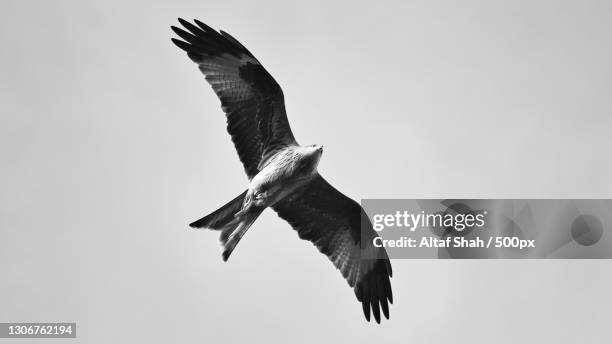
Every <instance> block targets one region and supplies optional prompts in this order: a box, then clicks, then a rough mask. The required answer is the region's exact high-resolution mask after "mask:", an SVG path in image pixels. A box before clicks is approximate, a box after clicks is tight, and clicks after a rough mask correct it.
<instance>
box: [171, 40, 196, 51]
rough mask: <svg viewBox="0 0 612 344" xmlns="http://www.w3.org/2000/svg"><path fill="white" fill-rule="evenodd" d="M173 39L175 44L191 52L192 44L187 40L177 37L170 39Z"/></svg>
mask: <svg viewBox="0 0 612 344" xmlns="http://www.w3.org/2000/svg"><path fill="white" fill-rule="evenodd" d="M170 40H171V41H172V43H174V45H176V46H177V47H179V48H181V49H183V50H185V51H187V52H189V51H190V50H191V45H190V44H189V43H187V42H183V41H181V40H180V39H176V38H171V39H170Z"/></svg>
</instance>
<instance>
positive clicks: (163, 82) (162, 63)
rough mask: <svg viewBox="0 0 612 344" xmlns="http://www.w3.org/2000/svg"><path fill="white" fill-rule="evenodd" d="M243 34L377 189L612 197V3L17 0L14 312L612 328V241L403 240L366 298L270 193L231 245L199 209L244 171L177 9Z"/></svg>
mask: <svg viewBox="0 0 612 344" xmlns="http://www.w3.org/2000/svg"><path fill="white" fill-rule="evenodd" d="M179 16H181V17H184V18H187V19H192V18H198V19H200V20H202V21H204V22H206V23H208V24H209V25H211V26H212V27H215V28H221V29H224V30H226V31H228V32H230V33H231V34H232V35H233V36H235V37H236V38H238V39H239V40H240V41H241V42H242V43H243V44H244V45H245V46H246V47H247V48H248V49H249V50H250V51H251V52H252V53H253V54H255V56H256V57H257V58H258V59H259V60H260V61H261V62H262V63H263V64H264V65H265V67H266V68H267V69H268V71H269V72H270V73H271V74H272V75H273V76H274V77H275V79H276V80H277V81H278V83H279V84H280V85H281V86H282V87H283V89H284V92H285V100H286V106H287V111H288V114H289V120H290V122H291V125H292V128H293V132H294V134H295V135H296V137H297V139H298V141H299V142H300V143H302V144H312V143H318V144H324V145H325V153H324V155H323V158H322V160H321V164H320V165H319V170H320V171H321V173H322V174H323V175H325V177H326V178H327V179H328V180H329V181H330V182H331V183H333V184H334V185H335V186H336V187H337V188H338V189H340V190H342V191H343V192H345V193H346V194H347V195H349V196H351V197H352V198H354V199H357V200H359V199H361V198H426V197H434V198H469V197H481V198H610V197H611V195H612V183H610V175H612V164H611V163H610V158H609V149H610V147H611V146H612V136H611V135H610V130H611V128H612V116H611V110H612V101H611V98H610V94H612V70H611V63H610V61H612V49H611V47H610V42H612V5H611V3H610V2H609V1H533V0H530V1H491V0H486V1H485V0H483V1H397V2H382V1H381V2H377V1H367V2H362V3H357V2H355V1H346V2H335V3H330V2H329V1H304V2H301V3H299V4H297V3H291V2H288V1H256V2H249V3H246V2H238V1H202V0H200V1H166V2H163V3H162V2H160V1H155V2H152V1H129V2H126V1H110V0H107V1H60V0H55V1H10V0H3V1H2V2H1V3H0V41H1V43H2V48H1V49H0V76H1V79H2V82H1V83H0V157H1V158H2V167H1V168H0V185H1V192H0V276H2V277H0V322H13V321H71V322H72V321H74V322H77V323H78V325H77V326H78V339H77V340H74V341H72V342H78V343H109V342H113V343H134V342H147V343H168V342H180V343H191V342H199V343H218V342H238V341H242V342H245V341H249V340H253V339H254V338H261V339H265V340H266V341H267V342H269V343H282V342H286V341H287V340H291V341H292V342H303V343H313V342H316V341H318V340H320V341H326V342H334V341H335V342H340V341H342V342H348V341H351V342H372V341H374V340H384V339H387V340H391V339H396V338H403V340H402V342H408V343H423V342H454V343H490V342H491V341H495V342H499V343H514V342H517V341H519V340H521V341H524V342H549V343H552V342H556V343H561V342H567V343H570V342H572V343H573V342H601V340H597V338H601V337H603V336H605V337H609V333H608V331H607V329H608V327H609V319H610V311H609V305H610V304H612V296H611V294H610V292H609V291H610V288H612V279H611V278H610V274H609V271H610V268H611V266H610V262H609V261H569V260H562V261H543V260H541V261H535V260H534V261H493V260H491V261H437V260H394V261H393V268H394V269H393V270H394V278H393V280H392V283H393V289H394V299H395V304H394V305H393V306H392V307H391V320H390V321H386V322H384V323H383V324H382V325H380V326H376V325H375V324H369V323H367V322H365V320H364V319H363V314H362V311H361V306H360V305H359V303H358V302H357V301H356V299H355V297H354V294H353V291H352V290H351V289H350V288H349V287H348V285H347V284H346V282H345V281H344V280H343V279H342V278H341V275H340V274H339V273H338V272H337V271H336V270H335V269H334V268H333V266H332V264H331V263H330V262H329V261H328V260H327V258H326V257H325V256H323V255H321V254H319V253H318V251H317V250H316V249H315V248H314V247H313V246H312V245H311V244H310V243H308V242H304V241H301V240H299V239H298V237H297V235H296V233H295V232H294V231H293V230H292V229H291V228H290V227H289V225H288V224H287V223H285V222H283V221H282V220H280V219H279V218H277V216H276V214H275V213H274V212H272V211H267V212H266V213H264V215H263V216H262V217H261V218H260V219H259V220H258V221H257V222H256V223H255V225H254V226H253V227H252V228H251V230H250V232H249V233H248V234H247V235H246V236H245V238H244V239H243V240H242V242H241V243H240V245H239V246H238V248H237V249H236V251H235V253H234V254H233V255H232V257H231V259H230V261H229V262H228V263H223V262H222V260H221V249H220V247H219V244H218V238H217V234H216V233H212V232H206V231H193V230H189V229H188V226H187V224H188V223H190V222H191V221H193V220H195V219H198V218H200V217H201V216H203V215H206V214H207V213H209V212H210V211H212V210H215V209H216V208H217V207H219V206H220V205H222V204H224V203H225V202H227V201H228V200H230V199H231V198H233V197H234V196H236V195H237V194H238V193H240V192H241V191H242V190H243V189H245V188H246V186H247V180H246V177H245V175H244V173H243V170H242V166H241V164H240V162H239V160H238V157H237V155H236V153H235V152H234V148H233V145H232V144H231V141H230V138H229V136H228V135H227V133H226V132H225V123H224V116H223V114H222V112H221V110H220V107H219V101H218V100H217V98H216V97H215V95H214V93H213V92H212V90H211V89H210V87H209V86H208V85H207V84H206V82H205V80H204V78H203V76H202V75H201V74H200V73H199V71H198V70H197V68H196V66H195V65H194V64H192V63H191V61H189V59H188V58H187V57H186V56H185V54H184V53H183V52H182V51H180V50H179V49H177V48H176V47H175V46H174V45H172V44H171V42H170V37H171V36H172V32H171V31H170V28H169V26H170V25H175V24H176V18H177V17H179Z"/></svg>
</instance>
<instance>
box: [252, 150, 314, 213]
mask: <svg viewBox="0 0 612 344" xmlns="http://www.w3.org/2000/svg"><path fill="white" fill-rule="evenodd" d="M322 153H323V147H321V146H289V147H286V148H283V149H281V150H279V151H278V152H276V153H275V154H274V155H273V156H271V157H270V159H269V160H268V161H267V162H266V164H265V165H264V166H263V167H262V169H261V170H260V171H259V173H257V174H256V175H255V177H253V178H252V179H251V180H250V182H249V188H248V191H247V199H250V198H252V199H253V203H254V205H255V206H264V207H269V206H272V205H274V204H276V203H277V202H278V201H280V200H282V199H284V198H285V197H287V196H288V195H290V194H291V193H293V192H294V191H295V190H296V189H297V188H299V187H300V186H302V185H304V184H307V183H308V182H309V181H310V179H311V178H313V177H314V176H315V175H316V173H317V165H318V164H319V159H320V158H321V154H322Z"/></svg>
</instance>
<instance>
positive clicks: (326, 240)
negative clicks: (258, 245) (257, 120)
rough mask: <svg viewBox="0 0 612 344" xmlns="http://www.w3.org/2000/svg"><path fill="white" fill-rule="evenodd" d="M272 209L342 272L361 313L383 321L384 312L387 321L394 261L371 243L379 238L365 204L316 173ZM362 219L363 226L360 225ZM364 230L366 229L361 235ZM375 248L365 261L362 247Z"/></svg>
mask: <svg viewBox="0 0 612 344" xmlns="http://www.w3.org/2000/svg"><path fill="white" fill-rule="evenodd" d="M272 208H274V210H275V211H276V212H277V213H278V215H279V216H280V217H281V218H283V219H285V220H286V221H287V222H289V224H291V226H292V227H293V228H294V229H295V230H296V231H297V232H298V235H299V236H300V238H301V239H304V240H309V241H311V242H312V243H313V244H315V246H317V248H318V249H319V251H321V253H323V254H325V255H326V256H327V257H328V258H329V259H330V260H331V261H332V262H333V263H334V265H335V266H336V268H338V269H339V270H340V272H342V275H343V276H344V278H346V280H347V281H348V283H349V285H350V286H351V287H354V289H355V295H356V296H357V299H358V300H359V301H361V303H362V306H363V312H364V314H365V317H366V319H367V320H368V321H370V310H371V311H372V313H373V314H374V318H375V319H376V322H380V310H381V309H382V312H383V314H384V315H385V317H386V318H387V319H388V318H389V304H388V303H387V302H389V303H393V294H392V292H391V281H390V280H389V277H391V275H392V271H391V263H390V261H389V257H388V256H387V252H386V251H385V249H384V248H376V247H374V246H373V245H372V239H373V238H375V237H376V236H377V234H376V232H375V231H374V229H373V228H372V224H371V222H370V220H369V219H368V218H367V216H362V214H365V213H363V212H364V210H363V208H361V206H360V205H359V204H358V203H357V202H355V201H353V200H352V199H350V198H348V197H347V196H345V195H344V194H342V193H341V192H340V191H338V190H336V189H335V188H334V187H333V186H331V185H330V184H329V183H328V182H327V181H326V180H325V179H323V177H321V176H320V175H317V176H316V177H315V178H314V179H313V180H312V181H311V182H309V183H308V184H307V185H305V186H303V187H301V188H300V189H298V190H296V192H295V193H293V194H292V195H290V196H288V197H287V198H285V199H283V200H281V201H280V202H278V203H277V204H275V205H274V206H273V207H272ZM362 221H363V222H362ZM362 226H364V228H365V230H364V231H363V232H362V228H361V227H362ZM362 248H364V249H367V250H371V251H370V252H372V256H371V257H378V259H364V258H362V257H361V249H362Z"/></svg>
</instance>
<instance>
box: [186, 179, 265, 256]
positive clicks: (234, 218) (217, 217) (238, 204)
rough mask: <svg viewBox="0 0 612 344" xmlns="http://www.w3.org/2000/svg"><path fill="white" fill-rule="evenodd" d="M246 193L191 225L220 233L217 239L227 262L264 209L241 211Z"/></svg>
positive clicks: (250, 208)
mask: <svg viewBox="0 0 612 344" xmlns="http://www.w3.org/2000/svg"><path fill="white" fill-rule="evenodd" d="M246 193H247V192H246V191H244V192H243V193H242V194H240V195H238V197H236V198H234V199H233V200H231V201H229V202H228V203H227V204H225V205H224V206H222V207H221V208H219V209H217V210H215V211H214V212H213V213H211V214H209V215H207V216H205V217H203V218H201V219H199V220H197V221H195V222H193V223H191V224H190V225H189V226H191V227H193V228H208V229H212V230H218V231H221V235H220V237H219V239H220V240H221V244H222V245H223V254H222V257H223V260H224V261H227V259H228V258H229V256H230V255H231V254H232V252H233V251H234V249H235V248H236V245H238V243H239V242H240V239H242V237H243V236H244V234H245V233H246V231H247V230H248V229H249V228H250V227H251V225H252V224H253V222H255V220H256V219H257V218H258V217H259V215H261V213H262V211H263V210H264V209H262V208H257V209H254V208H253V207H246V208H245V209H243V203H244V199H245V197H246Z"/></svg>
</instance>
